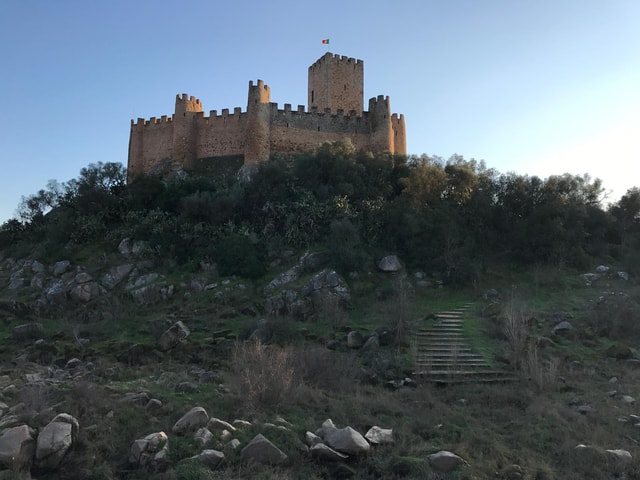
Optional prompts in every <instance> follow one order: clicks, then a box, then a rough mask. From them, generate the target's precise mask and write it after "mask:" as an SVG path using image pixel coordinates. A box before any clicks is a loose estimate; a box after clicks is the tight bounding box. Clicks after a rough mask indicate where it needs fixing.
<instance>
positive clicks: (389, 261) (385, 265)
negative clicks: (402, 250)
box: [378, 255, 402, 272]
mask: <svg viewBox="0 0 640 480" xmlns="http://www.w3.org/2000/svg"><path fill="white" fill-rule="evenodd" d="M378 268H379V269H380V270H382V271H383V272H398V271H400V270H402V264H401V263H400V260H399V259H398V257H397V256H396V255H387V256H386V257H383V258H381V259H380V261H379V262H378Z"/></svg>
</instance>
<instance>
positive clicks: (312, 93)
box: [311, 90, 315, 103]
mask: <svg viewBox="0 0 640 480" xmlns="http://www.w3.org/2000/svg"><path fill="white" fill-rule="evenodd" d="M314 93H315V92H314V91H313V90H311V103H313V97H314Z"/></svg>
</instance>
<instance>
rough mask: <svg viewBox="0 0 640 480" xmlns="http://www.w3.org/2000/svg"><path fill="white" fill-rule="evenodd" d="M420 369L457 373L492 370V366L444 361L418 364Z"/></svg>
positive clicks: (481, 363) (470, 362) (482, 363)
mask: <svg viewBox="0 0 640 480" xmlns="http://www.w3.org/2000/svg"><path fill="white" fill-rule="evenodd" d="M416 365H417V366H418V367H423V368H424V367H428V368H429V370H436V371H438V370H447V371H457V370H465V369H480V368H481V369H484V370H487V369H490V368H491V365H489V364H488V363H487V362H473V361H466V362H453V363H452V362H450V361H448V360H447V361H442V362H424V361H423V362H420V361H418V362H416Z"/></svg>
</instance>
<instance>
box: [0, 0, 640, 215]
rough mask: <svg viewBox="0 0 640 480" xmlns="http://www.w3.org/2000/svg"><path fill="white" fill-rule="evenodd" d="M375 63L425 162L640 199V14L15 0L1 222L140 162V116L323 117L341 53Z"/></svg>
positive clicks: (10, 0) (0, 23) (7, 48)
mask: <svg viewBox="0 0 640 480" xmlns="http://www.w3.org/2000/svg"><path fill="white" fill-rule="evenodd" d="M323 38H329V39H330V42H331V43H330V45H329V47H330V48H329V50H330V51H331V52H333V53H337V54H341V55H347V56H350V57H356V58H359V59H362V60H364V62H365V105H366V103H367V100H368V99H369V98H370V97H373V96H376V95H380V94H384V95H389V96H390V98H391V107H392V109H393V111H394V112H397V113H404V114H405V119H406V125H407V147H408V151H409V153H412V154H422V153H427V154H429V155H439V156H442V157H445V158H447V157H449V156H450V155H452V154H454V153H458V154H460V155H463V156H464V157H465V158H476V159H478V160H480V159H484V160H485V161H486V163H487V165H488V166H489V167H494V168H496V169H497V170H498V171H500V172H508V171H515V172H518V173H522V174H525V173H526V174H532V175H539V176H542V177H546V176H549V175H552V174H562V173H564V172H570V173H574V174H582V173H589V174H590V175H591V176H592V177H600V178H602V179H603V180H604V184H605V187H606V188H607V189H610V190H612V191H613V192H612V199H616V198H617V197H619V196H620V195H621V194H623V193H624V192H625V191H626V189H628V188H630V187H632V186H639V185H640V178H639V177H640V175H639V174H640V166H639V165H640V1H638V0H600V1H595V0H537V1H531V0H446V1H445V0H397V1H395V2H390V1H388V0H385V1H379V0H363V1H360V0H323V1H316V2H310V1H303V0H289V1H285V0H269V1H264V0H262V1H214V0H181V1H167V0H135V1H132V0H109V1H102V2H98V1H88V0H57V1H52V0H2V2H1V3H0V49H2V61H1V62H2V63H1V65H2V68H1V70H0V91H1V92H2V108H1V109H0V144H1V146H2V150H1V155H2V157H1V158H2V164H1V165H2V173H1V174H0V222H1V221H4V220H6V219H8V218H10V217H11V216H13V215H14V212H15V209H16V207H17V205H18V203H19V202H20V198H21V196H22V195H28V194H31V193H35V192H36V191H37V190H38V189H40V188H43V187H45V186H46V184H47V181H48V180H50V179H57V180H59V181H66V180H69V179H71V178H75V177H76V176H77V175H78V173H79V170H80V169H81V168H82V167H84V166H86V165H88V164H89V163H92V162H98V161H101V162H122V163H124V164H126V161H127V148H128V141H129V125H130V120H131V119H132V118H137V117H145V118H149V117H151V116H161V115H163V114H168V115H170V114H171V113H172V112H173V108H174V99H175V95H176V94H177V93H182V92H185V93H189V94H191V95H194V96H196V97H198V98H200V99H201V100H202V102H203V104H204V109H205V111H206V112H208V111H209V110H213V109H217V110H221V109H222V108H230V109H232V108H234V107H236V106H238V107H242V108H243V110H244V109H245V108H246V101H247V99H246V97H247V91H248V83H249V80H257V79H262V80H264V81H265V82H266V83H267V84H268V85H269V86H270V87H271V100H272V101H273V102H277V103H278V104H280V105H281V106H282V105H283V104H284V103H291V104H293V105H294V108H295V106H296V105H298V104H303V105H306V103H307V90H306V89H307V68H308V66H309V65H311V64H312V63H313V62H314V61H315V60H316V59H317V58H319V57H320V56H322V55H323V54H324V53H325V52H326V51H327V48H326V46H323V45H322V44H321V40H322V39H323Z"/></svg>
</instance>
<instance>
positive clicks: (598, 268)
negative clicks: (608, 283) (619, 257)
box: [596, 265, 609, 273]
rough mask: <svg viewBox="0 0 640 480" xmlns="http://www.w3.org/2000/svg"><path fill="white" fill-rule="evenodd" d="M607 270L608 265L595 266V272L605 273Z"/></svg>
mask: <svg viewBox="0 0 640 480" xmlns="http://www.w3.org/2000/svg"><path fill="white" fill-rule="evenodd" d="M608 271H609V267H607V266H606V265H598V266H597V267H596V273H607V272H608Z"/></svg>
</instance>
